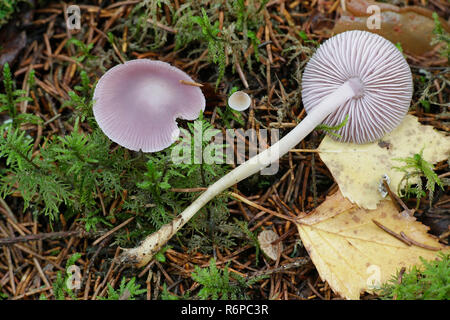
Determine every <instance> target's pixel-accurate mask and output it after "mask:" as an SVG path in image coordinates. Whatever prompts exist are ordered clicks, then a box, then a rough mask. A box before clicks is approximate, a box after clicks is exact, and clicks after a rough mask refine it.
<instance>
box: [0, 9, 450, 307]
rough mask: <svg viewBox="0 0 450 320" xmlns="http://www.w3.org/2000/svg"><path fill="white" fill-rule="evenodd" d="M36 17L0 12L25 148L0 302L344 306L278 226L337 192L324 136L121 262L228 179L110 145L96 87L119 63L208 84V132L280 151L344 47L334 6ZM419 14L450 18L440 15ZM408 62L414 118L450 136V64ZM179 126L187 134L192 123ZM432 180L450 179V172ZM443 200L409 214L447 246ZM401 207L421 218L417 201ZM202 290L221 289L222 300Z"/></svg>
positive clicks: (7, 115) (0, 213) (10, 178)
mask: <svg viewBox="0 0 450 320" xmlns="http://www.w3.org/2000/svg"><path fill="white" fill-rule="evenodd" d="M7 2H8V1H7ZM31 2H32V3H34V6H32V5H29V4H28V3H27V2H21V3H19V4H17V3H16V1H10V3H11V6H16V10H14V12H10V11H8V10H6V9H5V8H1V10H5V11H4V12H5V14H4V15H6V17H2V18H1V19H0V23H1V25H0V28H1V29H0V64H1V65H5V63H8V65H9V68H10V70H11V75H12V80H10V81H9V82H8V79H5V76H4V75H5V72H3V73H2V74H3V75H2V77H1V79H2V81H3V82H2V84H1V91H0V92H1V93H2V95H3V97H6V98H4V99H3V100H1V102H2V104H8V105H13V109H9V110H6V109H2V110H6V111H3V112H2V113H0V124H4V123H5V122H6V123H8V122H11V120H12V123H13V125H12V127H13V129H11V130H10V131H8V133H7V132H6V131H5V132H4V133H2V134H4V139H8V138H6V136H7V135H9V136H10V140H9V143H11V145H15V144H17V145H16V147H17V148H16V149H14V150H15V151H16V153H15V156H13V155H11V154H7V153H4V154H2V153H1V152H2V151H0V155H1V156H2V158H0V176H1V177H2V178H1V179H2V182H1V183H2V185H1V186H0V194H1V198H0V200H1V202H0V246H1V249H0V299H2V298H3V299H39V298H40V299H102V298H108V299H117V298H120V299H127V298H136V299H170V298H183V299H198V298H201V297H203V295H204V294H206V296H208V297H209V298H211V297H212V298H214V297H215V296H214V294H215V293H218V295H219V296H220V295H221V294H224V292H227V294H228V295H229V297H237V298H248V299H281V300H292V299H341V297H339V296H338V295H336V294H334V293H333V292H332V290H331V289H330V287H329V285H328V284H327V283H326V282H323V281H322V280H321V279H320V277H319V275H318V273H317V271H316V269H315V267H314V264H313V263H312V262H311V260H310V259H309V256H308V253H307V251H306V249H305V248H304V247H303V246H302V243H301V240H300V239H299V235H298V232H297V227H296V225H295V224H294V223H292V222H291V221H288V220H284V219H282V218H280V217H279V216H275V215H273V214H270V212H277V213H279V214H280V216H281V215H285V216H289V217H297V216H299V215H300V214H302V213H304V212H310V211H312V210H313V209H314V208H316V207H317V206H318V205H319V204H321V203H322V202H323V201H324V200H325V198H326V196H327V195H330V194H332V193H333V192H335V191H336V190H337V189H338V186H337V184H336V182H335V181H334V179H333V177H332V175H331V173H330V172H329V170H328V169H327V167H326V166H325V164H324V163H323V162H322V161H321V159H320V155H319V154H318V153H316V152H314V150H315V149H316V148H317V147H318V146H319V144H320V141H321V139H322V137H323V135H324V133H323V132H321V131H317V130H316V131H314V132H313V133H311V134H310V135H309V136H308V137H307V138H306V139H305V140H303V141H302V142H301V143H300V144H299V146H298V148H301V149H308V150H310V151H309V152H308V151H306V152H291V153H289V154H288V155H287V156H284V157H283V158H282V159H281V160H280V163H279V166H280V167H279V170H278V173H276V174H275V175H272V176H262V175H259V174H257V175H254V176H252V177H250V178H248V179H246V180H244V181H243V182H240V183H239V184H237V185H236V186H234V187H233V188H231V191H232V192H234V193H235V194H238V195H239V197H238V198H236V197H233V196H232V195H229V194H224V195H223V196H220V197H218V198H217V199H215V200H214V201H212V202H211V203H210V204H209V205H208V206H206V207H205V209H203V210H202V211H201V212H200V213H199V214H198V215H197V216H196V218H195V219H194V220H193V221H191V222H190V223H188V224H187V225H186V226H185V227H184V228H183V229H182V230H181V231H180V232H179V233H178V234H177V236H176V237H174V238H173V239H172V240H171V241H170V242H169V243H168V246H166V247H164V249H163V251H162V252H160V253H159V254H158V255H157V257H156V258H155V259H154V260H152V262H150V263H149V264H148V265H147V266H145V267H143V268H135V267H133V266H130V265H123V264H121V262H120V261H119V260H118V257H119V255H120V253H121V251H122V248H131V247H134V246H136V245H137V244H139V242H140V241H141V240H143V239H144V238H145V236H146V235H148V234H150V233H151V232H153V231H155V230H157V229H158V228H159V227H160V226H161V225H163V224H164V223H166V222H168V221H170V220H171V219H173V217H175V216H176V213H179V212H181V211H182V210H183V208H185V207H186V206H187V204H188V203H189V202H191V201H192V199H194V198H195V197H196V196H197V195H198V194H199V191H201V190H204V189H202V188H205V187H207V186H208V185H209V184H210V183H211V182H213V181H216V180H217V179H218V177H220V176H222V175H223V174H224V173H226V172H227V171H229V170H230V169H231V168H233V167H234V165H219V164H214V165H206V164H202V165H191V166H189V165H184V166H179V165H175V164H171V163H170V160H169V157H170V152H169V151H161V152H158V153H154V154H143V153H140V152H133V151H129V150H126V149H124V148H122V147H120V146H118V145H116V144H114V143H112V142H111V141H109V139H108V138H106V137H105V136H104V135H103V133H102V132H101V130H100V129H99V128H98V126H97V125H96V123H95V119H94V118H93V115H92V94H93V90H94V88H95V84H96V81H97V80H98V79H99V78H100V77H101V76H102V75H103V74H104V73H105V72H106V71H107V70H108V69H110V68H111V67H113V66H115V65H117V64H119V63H123V62H125V61H128V60H132V59H142V58H148V59H154V60H161V61H165V62H168V63H170V64H172V65H174V66H177V67H178V68H180V69H182V70H184V71H185V72H186V73H187V74H189V75H190V76H191V77H192V78H193V79H194V80H195V81H196V82H198V83H200V84H202V85H203V87H202V91H203V92H204V94H205V97H206V109H205V112H204V114H203V119H202V122H203V124H204V125H206V124H208V125H209V126H210V127H211V128H215V129H218V130H224V129H231V128H234V129H239V128H241V129H243V130H247V129H255V130H259V129H263V128H265V129H272V128H276V129H279V130H280V137H281V136H283V135H284V134H286V133H287V132H289V130H290V129H291V128H293V127H294V126H295V125H296V124H297V123H298V122H299V121H300V120H301V119H303V118H304V116H305V110H304V109H303V105H302V102H301V89H300V88H301V74H302V72H303V69H304V67H305V64H306V62H307V61H308V59H309V58H310V57H311V55H312V54H313V53H314V51H315V49H316V48H317V46H318V45H319V44H320V43H322V42H323V41H324V40H326V39H327V38H329V37H330V36H331V35H332V30H333V26H334V25H335V23H336V21H337V20H338V19H339V17H340V16H341V15H342V10H343V9H342V7H341V3H340V1H332V0H330V1H321V0H319V1H317V0H313V1H300V0H297V1H284V0H272V1H256V0H255V1H253V0H246V1H240V0H235V1H222V0H203V1H196V0H192V1H191V0H174V1H172V0H170V1H169V0H160V1H136V0H128V1H120V2H116V1H104V0H97V1H77V6H78V8H79V9H80V13H81V15H80V17H81V20H80V26H79V28H75V29H73V30H68V29H67V28H66V21H67V19H69V18H71V17H72V16H73V12H72V11H70V10H69V11H68V10H67V9H68V5H67V4H65V3H60V2H56V1H30V3H31ZM388 2H390V1H388ZM407 2H408V5H417V6H419V7H422V8H427V9H428V10H430V11H431V12H436V13H437V14H438V15H439V16H440V17H441V18H443V19H444V20H448V19H449V14H450V10H449V5H448V2H446V1H445V0H442V1H441V0H429V1H426V0H425V1H420V0H411V1H407ZM395 4H396V5H401V6H404V5H405V1H401V0H399V1H395ZM1 12H2V13H3V11H1ZM6 13H7V14H6ZM430 36H432V35H430ZM401 47H402V48H403V53H404V55H405V57H406V59H407V61H408V63H409V64H410V66H411V70H412V72H413V77H414V88H415V92H414V96H413V102H412V104H411V109H410V114H413V115H415V116H417V117H418V118H419V121H420V122H421V123H423V124H428V125H433V126H434V127H435V128H436V129H437V130H440V131H445V132H449V122H448V120H449V113H448V110H447V108H448V107H446V103H447V102H448V100H449V99H448V97H449V94H450V90H449V86H448V84H449V80H448V79H449V78H448V75H449V72H450V69H449V67H448V60H447V57H445V56H442V55H441V54H440V53H439V52H438V50H437V49H436V50H432V51H429V52H426V53H421V54H416V53H412V52H409V51H408V50H407V49H406V48H407V47H408V44H406V43H405V44H403V43H402V44H401ZM3 71H5V68H3ZM8 83H9V84H10V85H8ZM8 90H9V91H10V93H11V92H12V93H13V94H8ZM234 90H245V91H246V92H247V93H249V94H250V95H251V97H252V99H253V102H252V106H251V108H250V109H248V110H247V111H244V112H235V111H232V110H231V109H230V108H229V107H227V97H228V96H229V94H230V92H232V91H234ZM8 97H9V98H11V99H13V100H12V101H11V99H9V100H8ZM8 101H9V102H8ZM24 114H27V115H30V116H23V115H24ZM178 123H179V125H180V127H183V128H186V129H188V130H190V129H192V127H190V126H189V122H188V121H184V120H180V121H178ZM238 139H244V140H245V141H246V144H247V145H248V144H251V142H249V141H248V137H245V136H241V137H238ZM5 150H6V149H5ZM417 152H420V150H417ZM20 153H22V154H20ZM14 157H15V158H14ZM25 158H26V159H25ZM20 159H22V160H20ZM24 159H25V160H24ZM435 168H436V173H437V174H438V175H439V176H441V177H446V176H448V172H449V164H448V162H441V163H438V164H436V166H435ZM448 191H449V187H448V186H447V187H445V188H444V190H440V189H439V190H436V192H435V195H434V198H433V206H430V203H429V201H428V199H429V198H428V197H424V198H423V199H422V201H421V202H420V207H419V208H418V210H416V212H415V215H416V217H417V218H418V220H419V221H421V222H422V223H424V224H426V225H428V226H430V228H431V232H432V233H433V234H435V235H437V236H441V238H442V235H443V234H444V235H445V232H447V235H448V230H449V229H448V224H449V220H450V219H449V218H450V216H449V214H448V212H449V199H450V195H449V193H448ZM242 199H245V200H246V201H244V202H243V201H242ZM404 201H405V203H406V204H407V205H408V206H409V207H411V208H413V207H415V205H416V199H415V198H414V197H411V198H410V199H404ZM264 229H269V230H273V231H274V232H276V233H277V234H278V235H279V240H278V242H281V243H282V245H283V251H282V252H281V254H280V255H279V256H278V259H277V260H276V261H273V260H271V259H269V258H268V257H267V256H265V255H264V254H263V253H262V252H261V250H260V247H259V244H258V241H257V235H258V234H259V232H260V231H262V230H264ZM211 259H214V260H211ZM211 261H213V262H215V266H217V268H218V269H219V270H221V271H217V270H215V268H214V267H209V266H210V262H211ZM71 266H75V267H71ZM198 268H202V270H199V269H198ZM208 268H209V269H208ZM68 270H69V273H68ZM226 270H227V271H226ZM227 272H228V273H229V276H230V281H228V278H227V277H228V275H227ZM193 273H194V276H193ZM69 276H71V277H72V278H71V279H72V282H71V283H72V284H74V286H73V287H71V286H70V285H69V287H67V283H68V282H67V279H68V277H69ZM133 278H134V279H133ZM198 279H200V280H198ZM196 280H198V281H196ZM77 281H78V282H77ZM202 281H203V282H202ZM208 281H215V282H216V283H220V284H221V287H220V286H219V287H220V288H219V292H215V291H214V288H209V287H208V285H207V282H208ZM199 282H202V283H201V284H200V283H199ZM202 289H205V290H203V292H202V291H200V290H202ZM205 292H206V293H205ZM376 298H377V296H376V295H369V294H366V295H363V296H362V299H376Z"/></svg>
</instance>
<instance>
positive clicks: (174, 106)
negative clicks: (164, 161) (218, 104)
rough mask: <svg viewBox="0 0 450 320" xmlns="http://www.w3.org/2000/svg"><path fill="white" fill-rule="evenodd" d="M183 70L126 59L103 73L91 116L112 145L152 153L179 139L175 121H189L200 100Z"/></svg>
mask: <svg viewBox="0 0 450 320" xmlns="http://www.w3.org/2000/svg"><path fill="white" fill-rule="evenodd" d="M180 80H184V81H188V82H193V80H192V79H191V78H190V77H189V76H188V75H187V74H186V73H185V72H183V71H181V70H180V69H178V68H175V67H173V66H171V65H170V64H168V63H166V62H162V61H153V60H148V59H138V60H131V61H128V62H126V63H124V64H119V65H117V66H115V67H113V68H111V69H109V70H108V71H107V72H106V73H105V74H104V75H103V76H102V77H101V78H100V80H99V81H98V83H97V86H96V88H95V92H94V100H95V102H94V108H93V109H94V116H95V119H96V121H97V123H98V125H99V127H100V128H101V129H102V130H103V132H104V133H105V134H106V135H107V136H108V137H109V138H110V139H111V140H112V141H114V142H116V143H117V144H119V145H121V146H123V147H125V148H128V149H131V150H135V151H139V150H142V151H143V152H156V151H160V150H163V149H165V148H167V147H169V146H170V145H171V144H172V143H173V142H174V141H175V140H176V139H177V137H178V136H179V132H180V131H179V129H178V126H177V122H176V119H177V118H182V119H186V120H195V119H197V117H198V116H199V114H200V111H201V110H204V109H205V97H204V96H203V93H202V91H201V90H200V88H198V87H194V86H189V85H185V84H182V83H180Z"/></svg>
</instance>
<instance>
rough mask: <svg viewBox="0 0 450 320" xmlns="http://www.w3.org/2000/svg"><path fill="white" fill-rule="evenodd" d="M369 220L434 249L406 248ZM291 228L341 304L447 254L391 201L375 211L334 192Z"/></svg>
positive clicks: (425, 229)
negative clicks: (422, 263)
mask: <svg viewBox="0 0 450 320" xmlns="http://www.w3.org/2000/svg"><path fill="white" fill-rule="evenodd" d="M373 220H375V221H376V222H378V223H380V224H381V225H382V226H384V227H386V228H388V229H389V230H391V231H393V232H394V233H396V234H398V235H400V233H401V232H403V233H404V234H405V235H406V236H407V237H408V238H409V239H412V240H414V241H415V242H417V243H418V244H421V245H424V246H428V247H430V248H434V249H436V250H430V249H425V248H422V247H419V246H417V245H407V244H406V243H405V242H402V241H401V240H399V239H397V238H395V237H394V236H392V235H391V234H389V233H387V232H386V231H384V230H383V229H381V228H380V227H379V226H377V225H376V224H375V223H374V221H373ZM297 227H298V231H299V234H300V237H301V239H302V242H303V244H304V246H305V248H306V249H307V251H308V253H309V256H310V257H311V260H312V261H313V263H314V265H315V266H316V269H317V271H318V272H319V275H320V277H321V278H322V280H325V281H327V282H328V284H329V285H330V287H331V288H332V289H333V291H334V292H335V293H337V294H339V295H341V296H342V297H345V298H346V299H359V297H360V293H361V292H363V291H367V292H373V291H374V289H376V288H377V287H378V286H379V285H380V284H383V283H385V282H387V281H388V280H390V279H391V277H392V276H394V275H395V274H396V273H397V272H398V271H399V270H400V268H402V267H405V268H407V269H408V268H409V267H411V266H413V265H418V264H420V263H421V261H420V259H419V257H422V258H424V259H426V260H432V259H435V258H436V256H437V253H438V252H439V251H438V250H439V249H440V250H444V251H448V250H449V249H448V247H445V246H443V245H442V244H440V243H439V242H438V241H437V240H436V239H435V238H434V237H433V236H431V235H430V234H428V233H427V231H428V229H429V228H428V227H427V226H425V225H423V224H421V223H420V222H418V221H416V219H415V218H414V217H411V216H409V215H408V214H406V213H400V212H398V211H397V210H396V208H395V207H394V205H393V203H392V201H390V200H384V201H382V202H381V203H380V205H379V206H378V208H377V209H376V210H366V209H363V208H359V207H357V206H356V205H354V204H352V203H351V202H350V201H348V200H347V199H345V198H344V197H343V196H342V194H341V193H340V192H339V191H338V192H336V193H335V194H334V195H332V196H330V197H328V198H327V199H326V201H325V202H324V203H322V204H321V205H320V206H319V207H317V208H316V209H315V210H314V211H313V212H311V213H310V214H308V215H307V216H305V217H301V218H299V219H298V223H297Z"/></svg>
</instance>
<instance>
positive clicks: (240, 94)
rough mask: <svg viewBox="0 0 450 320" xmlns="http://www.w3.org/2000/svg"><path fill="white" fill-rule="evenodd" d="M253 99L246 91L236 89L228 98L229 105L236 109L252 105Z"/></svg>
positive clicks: (243, 108)
mask: <svg viewBox="0 0 450 320" xmlns="http://www.w3.org/2000/svg"><path fill="white" fill-rule="evenodd" d="M251 103H252V99H251V98H250V96H249V95H248V94H246V93H245V92H244V91H236V92H235V93H233V94H232V95H231V96H230V97H229V98H228V105H229V106H230V108H231V109H233V110H236V111H244V110H247V109H248V107H250V104H251Z"/></svg>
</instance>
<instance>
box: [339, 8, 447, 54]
mask: <svg viewBox="0 0 450 320" xmlns="http://www.w3.org/2000/svg"><path fill="white" fill-rule="evenodd" d="M373 5H376V6H377V7H378V8H380V23H381V28H378V29H377V28H374V29H369V28H368V27H367V21H368V18H369V16H371V15H372V14H373V12H372V11H370V12H367V8H368V7H369V6H373ZM345 6H346V11H344V12H343V13H342V15H341V17H340V18H339V20H338V21H337V22H336V24H335V26H334V28H333V33H335V34H337V33H341V32H344V31H348V30H366V31H370V32H373V33H377V34H379V35H381V36H383V37H385V38H386V39H388V40H390V41H391V42H393V43H397V42H399V43H401V45H402V48H403V49H404V50H405V51H407V52H410V53H414V54H418V55H422V54H425V53H427V52H429V51H431V50H432V49H433V47H434V45H431V40H432V39H433V37H434V34H433V29H434V27H435V24H434V20H433V18H432V13H433V11H430V10H428V9H426V8H422V7H418V6H404V7H398V6H395V5H392V4H388V3H382V2H375V1H369V0H346V4H345ZM439 20H440V21H441V24H442V26H443V28H444V29H445V30H446V31H447V32H450V27H449V25H448V23H447V21H446V20H444V19H442V18H441V19H439Z"/></svg>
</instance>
